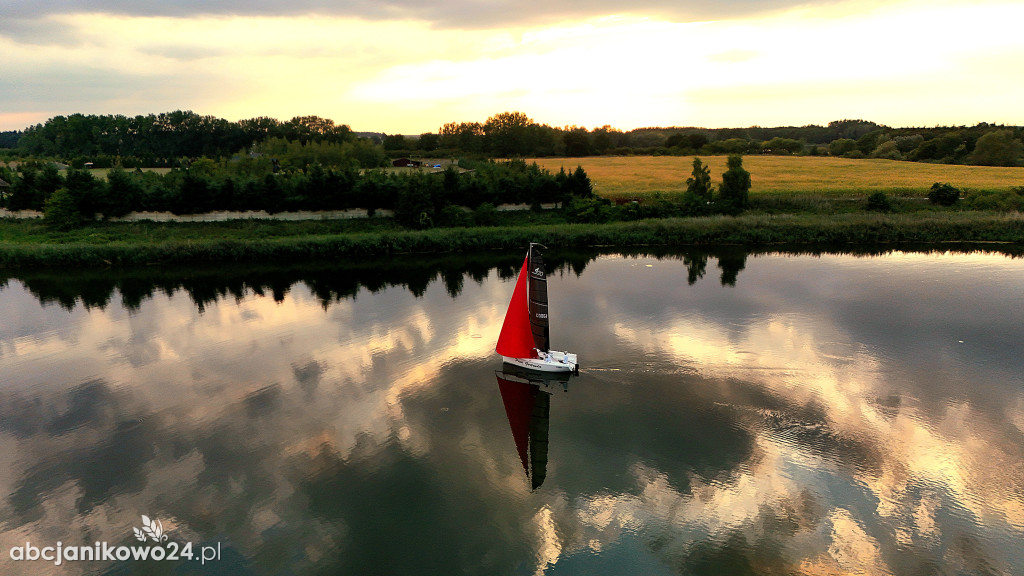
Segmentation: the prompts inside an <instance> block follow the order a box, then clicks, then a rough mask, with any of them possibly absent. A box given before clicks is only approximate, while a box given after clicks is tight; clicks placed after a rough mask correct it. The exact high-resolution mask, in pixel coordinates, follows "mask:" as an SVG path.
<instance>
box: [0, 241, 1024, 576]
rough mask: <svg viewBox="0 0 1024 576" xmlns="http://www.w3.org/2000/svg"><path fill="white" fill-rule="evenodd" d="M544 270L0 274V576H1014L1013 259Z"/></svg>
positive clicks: (1019, 330) (1018, 277)
mask: <svg viewBox="0 0 1024 576" xmlns="http://www.w3.org/2000/svg"><path fill="white" fill-rule="evenodd" d="M548 260H549V264H550V266H549V268H550V270H549V279H548V289H549V293H550V298H551V309H550V311H551V317H552V328H551V338H552V343H553V346H554V347H555V348H557V349H567V350H570V351H572V352H575V353H577V354H578V355H579V358H580V363H581V372H580V374H579V375H578V376H573V377H571V378H567V379H548V380H542V379H538V378H537V377H536V376H531V375H529V374H522V373H515V372H514V371H512V370H510V369H507V368H506V367H503V365H502V363H501V361H500V357H498V356H497V355H496V354H495V353H494V352H493V348H494V343H495V340H496V337H497V333H498V330H499V329H500V326H501V323H502V319H503V315H504V313H505V308H506V306H507V304H508V299H509V296H510V295H511V292H512V287H513V284H514V280H515V279H514V274H515V272H516V271H517V267H518V264H520V263H521V262H522V255H521V254H518V255H517V254H490V255H484V256H479V257H476V256H474V257H469V258H464V259H460V260H445V259H437V260H433V259H429V258H407V259H400V260H393V261H389V262H387V263H385V264H371V263H348V264H345V263H337V264H332V265H324V266H318V267H290V268H288V267H286V268H275V267H263V268H260V267H249V268H232V267H225V268H220V269H188V270H184V269H183V270H178V269H174V270H164V269H159V268H152V269H147V270H143V271H118V270H110V271H103V270H99V271H91V272H71V273H58V272H41V271H33V272H26V273H24V274H18V275H12V274H10V273H8V276H4V277H2V278H0V489H2V499H0V558H2V560H0V564H2V569H0V570H2V572H3V573H4V574H150V573H154V574H155V573H166V572H174V573H185V574H322V573H332V574H334V573H337V574H579V573H586V574H624V573H634V574H727V573H728V574H780V573H785V574H807V575H818V574H841V573H842V574H845V573H854V572H856V573H861V574H872V575H873V574H933V573H949V574H953V573H957V574H990V573H991V574H1024V547H1022V546H1021V545H1020V542H1021V541H1022V540H1024V305H1022V304H1024V259H1020V258H1015V257H1011V256H1009V255H1006V254H1002V253H999V252H981V251H976V252H945V251H931V252H915V251H887V252H882V253H877V254H867V255H856V254H830V253H817V254H792V253H760V254H747V253H744V252H742V251H739V250H723V251H717V252H711V253H706V252H699V251H689V252H678V253H657V254H643V253H640V254H616V253H587V254H559V253H557V252H555V251H551V252H550V253H549V254H548ZM143 516H145V518H143ZM154 535H155V536H158V538H157V540H158V541H156V542H154V541H153V537H154ZM164 536H166V537H167V539H166V540H165V539H164ZM143 539H145V540H146V541H145V542H142V540H143ZM58 542H60V543H61V546H62V549H63V554H64V555H63V557H62V558H63V561H62V562H61V564H60V566H59V567H58V566H55V564H56V560H46V559H44V557H45V551H44V550H43V549H44V548H47V547H49V548H50V555H49V556H50V557H53V556H54V554H57V555H58V557H60V553H59V551H58V549H57V543H58ZM172 545H173V546H172ZM106 546H109V547H110V551H109V555H108V556H106V557H104V550H105V547H106ZM186 546H188V548H186ZM115 547H121V548H125V549H126V550H128V551H129V552H130V553H132V554H135V553H136V552H131V550H132V549H133V548H141V547H148V548H151V549H152V548H156V547H160V548H163V549H164V551H163V552H161V553H160V556H163V558H162V559H160V560H153V559H148V560H144V561H143V560H134V559H127V560H126V559H123V558H119V557H117V552H115V551H114V550H115ZM69 548H70V549H71V550H73V552H69V551H68V549H69ZM86 548H88V549H89V550H90V552H89V553H90V554H93V553H95V555H96V556H98V557H97V558H90V559H85V558H84V556H85V554H86V552H85V551H84V549H86ZM33 549H35V552H33ZM172 550H173V551H174V552H175V553H176V554H177V555H179V559H177V560H170V559H168V558H167V557H166V556H169V555H171V551H172ZM186 551H187V552H188V553H189V554H191V555H192V559H191V560H189V559H187V556H184V553H185V552H186ZM37 554H38V555H40V556H41V557H35V558H34V556H35V555H37ZM72 554H73V555H75V556H76V557H77V558H76V559H71V558H70V557H69V556H70V555H72Z"/></svg>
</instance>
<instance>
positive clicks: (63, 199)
mask: <svg viewBox="0 0 1024 576" xmlns="http://www.w3.org/2000/svg"><path fill="white" fill-rule="evenodd" d="M43 222H45V223H46V225H47V226H50V227H51V228H54V229H56V230H71V229H72V228H76V227H78V226H80V225H81V224H82V215H81V213H80V212H79V211H78V203H77V202H75V198H74V196H72V195H71V193H70V192H68V189H67V188H60V189H58V190H57V191H56V192H54V193H53V194H51V195H50V197H49V198H48V199H47V200H46V205H45V207H44V208H43Z"/></svg>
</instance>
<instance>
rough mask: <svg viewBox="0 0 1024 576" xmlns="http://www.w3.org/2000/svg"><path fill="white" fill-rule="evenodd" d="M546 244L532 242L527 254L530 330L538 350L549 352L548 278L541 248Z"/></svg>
mask: <svg viewBox="0 0 1024 576" xmlns="http://www.w3.org/2000/svg"><path fill="white" fill-rule="evenodd" d="M543 247H544V246H541V245H540V244H535V243H532V242H531V243H530V252H529V253H528V254H527V261H528V262H529V272H530V281H529V290H528V291H527V294H529V302H530V330H531V331H532V332H533V343H534V346H535V347H536V348H537V349H538V350H542V351H544V352H547V351H548V350H550V349H551V344H550V340H551V329H550V323H549V322H550V321H549V318H548V279H547V275H546V273H545V271H544V258H543V257H542V256H541V254H540V249H541V248H543Z"/></svg>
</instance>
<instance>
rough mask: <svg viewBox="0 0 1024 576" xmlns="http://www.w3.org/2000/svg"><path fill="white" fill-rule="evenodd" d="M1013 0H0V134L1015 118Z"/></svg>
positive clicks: (1021, 16)
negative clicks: (147, 119)
mask: <svg viewBox="0 0 1024 576" xmlns="http://www.w3.org/2000/svg"><path fill="white" fill-rule="evenodd" d="M1022 21H1024V3H1021V2H1019V1H1014V2H1006V1H999V0H995V1H987V0H980V1H967V0H925V1H919V0H890V1H886V2H881V1H878V0H855V1H842V0H840V1H822V0H809V1H806V2H802V1H800V0H730V1H714V0H686V1H679V0H632V1H631V2H628V3H627V2H611V1H609V0H592V1H589V2H576V1H570V0H543V1H538V0H527V1H516V2H513V1H511V0H451V1H449V2H443V3H441V2H422V1H420V2H413V1H412V0H384V1H376V0H374V1H370V0H341V1H339V0H334V1H328V0H290V1H287V2H281V1H277V2H270V1H267V0H246V1H245V2H242V1H241V0H180V1H175V2H167V1H166V0H160V1H157V0H88V1H86V0H49V1H46V2H39V1H38V0H0V54H3V57H2V63H0V130H20V129H23V128H25V127H27V126H30V125H33V124H36V123H40V122H45V121H46V120H47V119H48V118H51V117H53V116H56V115H68V114H73V113H84V114H124V115H128V116H134V115H137V114H150V113H160V112H169V111H173V110H192V111H194V112H196V113H199V114H203V115H213V116H217V117H220V118H225V119H228V120H231V121H236V120H241V119H245V118H253V117H257V116H270V117H273V118H277V119H279V120H287V119H289V118H292V117H294V116H300V115H316V116H322V117H326V118H331V119H333V120H334V121H335V122H337V123H339V124H348V125H349V126H351V127H352V128H353V129H354V130H356V131H375V132H387V133H391V134H394V133H401V134H419V133H422V132H436V131H437V130H438V129H439V128H440V127H441V126H442V125H443V124H445V123H448V122H483V121H485V120H486V119H487V118H488V117H489V116H492V115H494V114H497V113H500V112H505V111H520V112H524V113H525V114H527V115H528V116H529V117H530V118H532V119H533V120H534V121H536V122H539V123H542V124H549V125H551V126H557V127H564V126H583V127H586V128H590V129H592V128H596V127H600V126H604V125H610V126H613V127H615V128H618V129H621V130H630V129H633V128H639V127H646V126H703V127H709V128H721V127H746V126H754V125H758V126H787V125H796V126H802V125H808V124H827V123H828V122H830V121H833V120H840V119H855V118H858V119H865V120H871V121H874V122H878V123H881V124H886V125H889V126H894V127H902V126H936V125H943V126H945V125H973V124H976V123H978V122H989V123H995V124H1010V125H1024V107H1022V106H1021V105H1020V103H1021V102H1022V101H1024V74H1021V73H1020V72H1021V62H1024V35H1021V34H1020V33H1019V23H1020V22H1022Z"/></svg>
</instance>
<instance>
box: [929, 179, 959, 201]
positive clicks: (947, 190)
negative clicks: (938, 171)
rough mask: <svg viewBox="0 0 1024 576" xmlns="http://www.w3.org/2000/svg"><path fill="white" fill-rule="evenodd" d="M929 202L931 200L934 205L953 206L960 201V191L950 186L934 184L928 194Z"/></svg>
mask: <svg viewBox="0 0 1024 576" xmlns="http://www.w3.org/2000/svg"><path fill="white" fill-rule="evenodd" d="M928 200H930V201H931V203H932V204H938V205H940V206H952V205H953V204H956V203H957V202H958V201H959V200H960V190H959V189H958V188H954V187H953V186H951V185H949V184H940V183H938V182H936V183H934V184H932V189H931V190H930V191H929V192H928Z"/></svg>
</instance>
